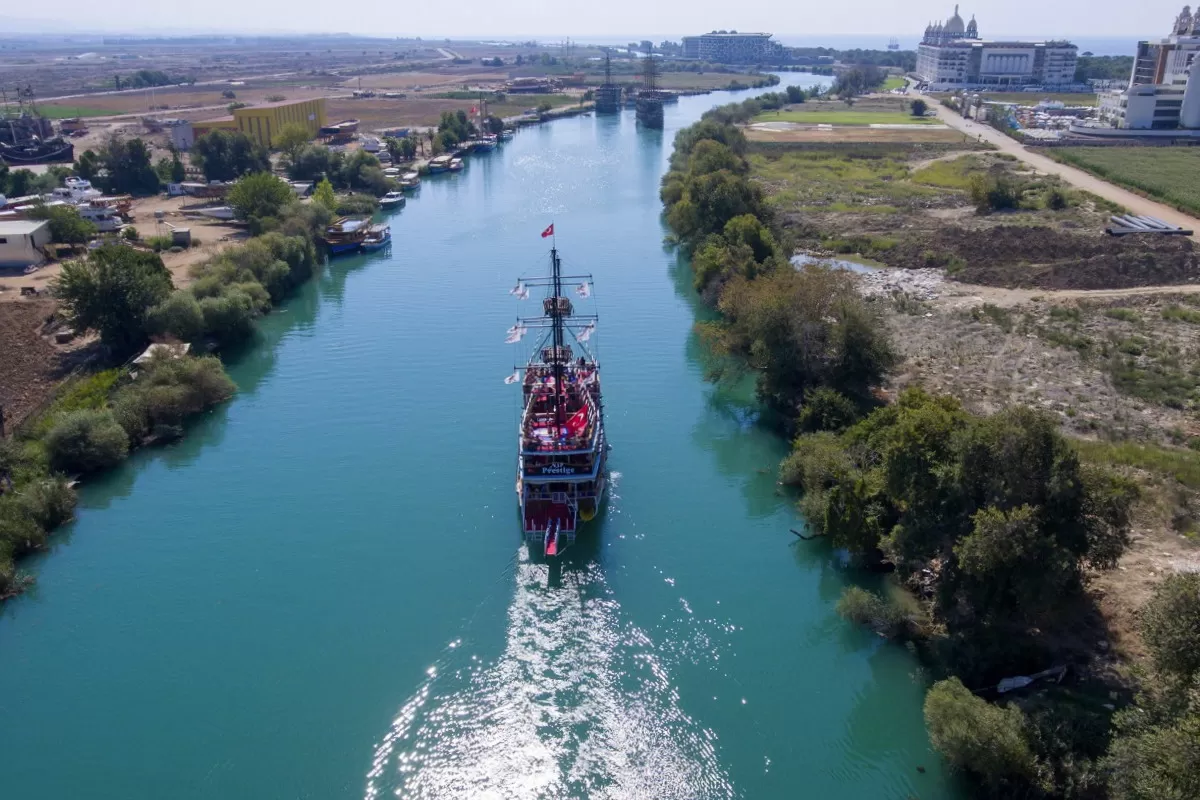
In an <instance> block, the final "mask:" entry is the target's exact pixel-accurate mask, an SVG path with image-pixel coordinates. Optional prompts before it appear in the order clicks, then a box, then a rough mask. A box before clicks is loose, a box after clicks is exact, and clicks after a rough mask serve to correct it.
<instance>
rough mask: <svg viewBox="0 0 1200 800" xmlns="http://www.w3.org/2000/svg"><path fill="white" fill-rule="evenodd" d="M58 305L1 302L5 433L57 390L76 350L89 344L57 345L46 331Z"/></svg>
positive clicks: (0, 389) (0, 397) (0, 406)
mask: <svg viewBox="0 0 1200 800" xmlns="http://www.w3.org/2000/svg"><path fill="white" fill-rule="evenodd" d="M4 282H5V280H4V279H3V278H0V283H4ZM4 294H11V293H10V292H5V293H4ZM0 296H3V295H0ZM56 306H57V304H56V303H55V302H54V301H53V300H46V299H28V298H27V299H24V300H21V301H20V302H16V303H0V412H2V414H3V419H2V421H3V425H0V428H3V430H4V431H5V433H9V432H11V431H12V428H13V426H14V425H16V424H17V423H18V422H20V421H21V420H22V419H24V418H25V416H26V415H27V414H29V413H30V412H31V411H33V410H35V409H36V408H38V407H39V406H40V405H41V404H42V403H43V402H44V401H45V400H46V398H47V397H49V396H50V395H51V394H52V393H53V391H54V388H55V386H57V385H58V382H59V381H60V380H62V378H63V377H64V376H65V375H66V374H67V373H68V371H69V370H70V364H71V361H72V358H71V356H72V354H74V353H78V352H79V351H80V349H81V348H82V347H84V346H86V342H80V341H76V342H73V343H71V344H69V345H66V346H60V345H56V344H54V343H53V339H52V337H50V336H48V335H45V331H44V328H45V324H46V321H47V319H49V318H50V317H52V316H53V314H54V311H55V308H56Z"/></svg>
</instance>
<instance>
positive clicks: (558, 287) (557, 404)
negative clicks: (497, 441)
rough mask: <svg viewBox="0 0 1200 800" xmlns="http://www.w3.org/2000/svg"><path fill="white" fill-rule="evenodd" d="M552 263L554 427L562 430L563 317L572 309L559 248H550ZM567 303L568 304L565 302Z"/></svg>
mask: <svg viewBox="0 0 1200 800" xmlns="http://www.w3.org/2000/svg"><path fill="white" fill-rule="evenodd" d="M550 263H551V265H552V266H553V268H554V271H553V281H554V282H553V287H554V295H553V299H552V300H551V305H550V320H551V325H552V326H553V331H554V346H553V348H552V349H551V351H550V352H551V353H553V358H554V425H555V427H556V429H558V430H561V429H562V426H563V422H564V421H565V420H564V419H563V412H564V410H565V409H563V407H562V404H563V398H564V394H563V359H564V357H565V356H566V351H565V350H564V348H563V345H564V344H565V342H564V340H563V316H564V312H567V309H568V308H569V307H570V301H569V300H567V298H565V297H563V293H562V262H560V261H559V260H558V248H556V247H554V246H553V245H551V246H550ZM564 301H566V302H564Z"/></svg>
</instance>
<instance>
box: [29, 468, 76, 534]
mask: <svg viewBox="0 0 1200 800" xmlns="http://www.w3.org/2000/svg"><path fill="white" fill-rule="evenodd" d="M18 500H19V502H20V503H21V505H22V507H23V508H24V509H25V513H26V514H27V515H28V516H29V518H30V519H32V520H33V521H34V522H36V523H37V524H38V525H40V526H41V527H42V528H43V529H45V530H53V529H54V528H57V527H58V526H59V525H62V524H63V523H64V522H66V521H68V520H69V519H71V517H72V516H73V515H74V514H75V490H74V489H72V488H71V486H70V484H69V483H68V482H67V481H66V480H65V479H63V478H47V479H45V480H38V481H32V482H30V483H28V484H26V485H25V487H24V488H23V489H22V490H21V493H20V495H18Z"/></svg>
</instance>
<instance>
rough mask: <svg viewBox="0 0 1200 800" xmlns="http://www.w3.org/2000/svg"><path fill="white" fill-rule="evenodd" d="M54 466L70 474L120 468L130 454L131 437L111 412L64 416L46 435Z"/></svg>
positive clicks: (89, 411) (47, 447)
mask: <svg viewBox="0 0 1200 800" xmlns="http://www.w3.org/2000/svg"><path fill="white" fill-rule="evenodd" d="M45 443H46V454H47V455H48V456H49V458H50V465H51V466H52V467H53V468H54V469H56V470H59V471H61V472H65V473H68V474H75V473H88V472H96V471H98V470H102V469H107V468H109V467H113V466H116V465H117V464H119V463H120V462H121V461H122V460H124V458H125V456H126V454H127V453H128V452H129V437H128V436H127V435H126V434H125V430H124V429H123V428H122V427H121V426H120V425H118V424H117V421H116V420H115V419H114V418H113V415H112V412H110V411H107V410H88V409H85V410H81V411H71V412H69V413H67V414H64V415H63V416H62V417H61V418H60V419H59V420H58V421H57V422H55V424H54V427H53V428H51V429H50V432H49V433H48V434H46V439H45Z"/></svg>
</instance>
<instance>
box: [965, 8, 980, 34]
mask: <svg viewBox="0 0 1200 800" xmlns="http://www.w3.org/2000/svg"><path fill="white" fill-rule="evenodd" d="M967 38H968V39H978V38H979V25H978V24H977V23H976V22H975V15H974V14H972V15H971V21H970V22H968V23H967Z"/></svg>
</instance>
